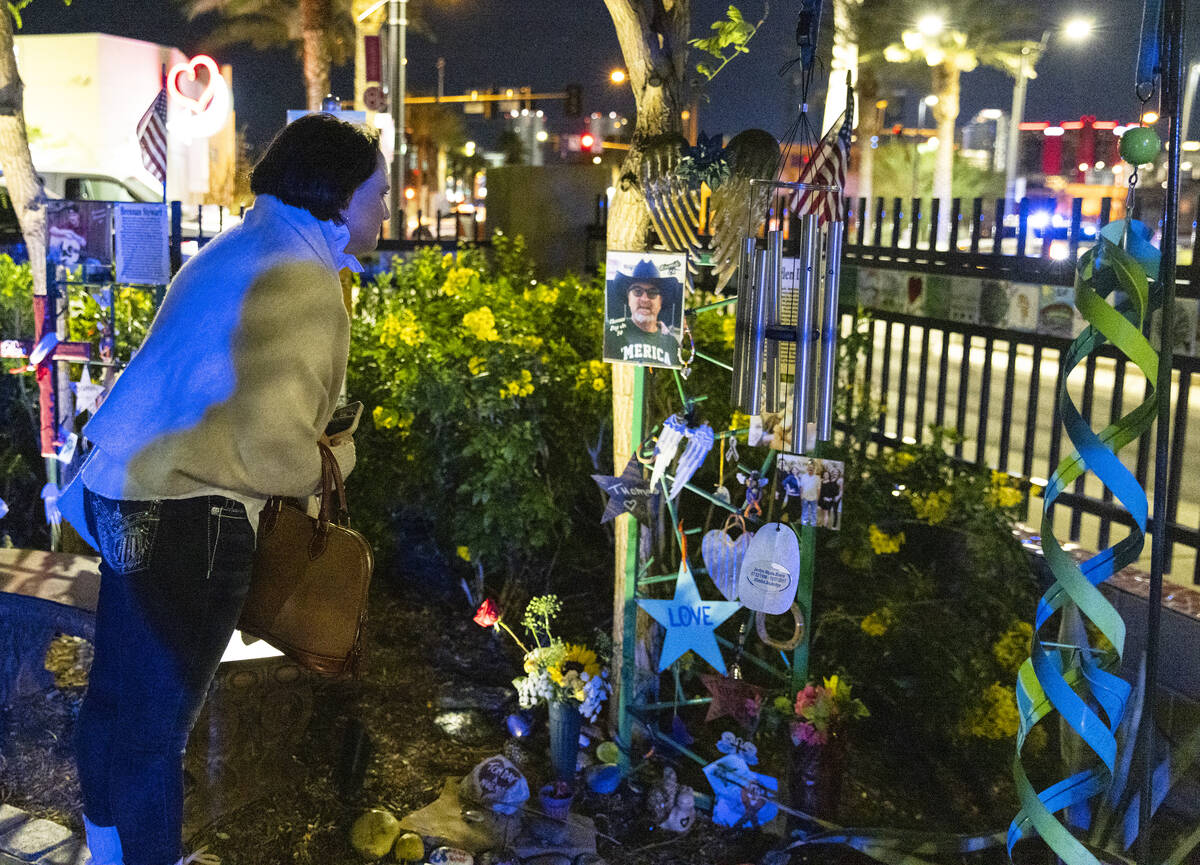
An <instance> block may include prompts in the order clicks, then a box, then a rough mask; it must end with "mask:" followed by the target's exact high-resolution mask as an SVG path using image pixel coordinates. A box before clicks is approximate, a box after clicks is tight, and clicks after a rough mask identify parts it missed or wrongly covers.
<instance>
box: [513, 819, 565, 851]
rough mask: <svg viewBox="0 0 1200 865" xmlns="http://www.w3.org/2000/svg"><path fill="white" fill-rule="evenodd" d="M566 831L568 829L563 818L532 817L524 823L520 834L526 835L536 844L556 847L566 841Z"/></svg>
mask: <svg viewBox="0 0 1200 865" xmlns="http://www.w3.org/2000/svg"><path fill="white" fill-rule="evenodd" d="M568 833H569V830H568V827H567V823H566V821H565V820H550V819H547V818H545V817H532V818H530V820H529V821H528V822H527V823H526V825H525V831H524V832H523V833H522V835H528V836H529V838H531V839H533V841H534V842H535V843H536V844H537V845H541V846H544V847H558V846H560V845H562V844H564V843H566V840H567V835H568ZM522 846H524V845H522Z"/></svg>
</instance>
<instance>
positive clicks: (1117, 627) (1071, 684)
mask: <svg viewBox="0 0 1200 865" xmlns="http://www.w3.org/2000/svg"><path fill="white" fill-rule="evenodd" d="M1149 237H1150V230H1149V229H1148V228H1147V227H1146V226H1145V225H1142V224H1141V223H1138V222H1133V221H1129V220H1123V221H1121V222H1116V223H1111V224H1109V225H1107V226H1105V227H1104V229H1103V230H1102V231H1101V232H1100V237H1099V238H1098V240H1097V244H1096V246H1094V247H1093V248H1092V249H1091V250H1089V251H1088V252H1087V253H1085V254H1084V255H1083V256H1082V257H1081V258H1080V260H1079V265H1078V267H1077V269H1076V275H1075V305H1076V306H1077V307H1078V308H1079V312H1080V314H1081V315H1082V316H1083V317H1084V319H1085V320H1086V321H1087V322H1088V326H1087V327H1086V328H1084V330H1083V332H1082V333H1081V334H1080V335H1079V336H1078V337H1077V338H1076V339H1075V341H1074V342H1072V344H1071V346H1070V348H1069V349H1068V350H1067V351H1066V352H1065V353H1064V355H1063V359H1062V363H1061V364H1060V374H1061V376H1062V378H1061V386H1060V396H1059V401H1058V410H1059V412H1060V414H1061V416H1062V422H1063V428H1064V430H1065V431H1066V433H1067V437H1068V438H1069V439H1070V440H1071V443H1072V445H1074V450H1073V451H1072V452H1071V454H1070V455H1068V456H1067V457H1066V458H1065V459H1063V460H1062V462H1060V463H1059V465H1058V467H1057V469H1056V470H1055V472H1054V474H1053V475H1052V476H1051V478H1050V481H1049V483H1048V484H1047V486H1046V493H1045V499H1044V501H1045V505H1044V510H1043V513H1042V529H1041V531H1042V550H1043V553H1044V555H1045V558H1046V564H1047V566H1048V567H1049V569H1050V571H1051V573H1052V574H1053V576H1054V584H1053V585H1052V586H1051V587H1050V589H1049V590H1048V591H1047V592H1046V594H1045V595H1043V596H1042V598H1041V600H1040V601H1039V603H1038V609H1037V613H1036V615H1035V619H1034V632H1033V646H1032V650H1031V652H1030V657H1029V659H1028V660H1026V661H1025V663H1024V664H1022V666H1021V669H1020V671H1019V673H1018V674H1017V687H1016V692H1017V709H1018V713H1019V718H1020V728H1019V731H1018V734H1017V749H1016V755H1015V757H1014V759H1013V778H1014V780H1015V782H1016V787H1017V793H1018V795H1019V796H1020V800H1021V810H1020V812H1018V814H1017V816H1016V817H1015V818H1014V819H1013V821H1012V825H1011V826H1010V827H1009V830H1008V852H1009V856H1010V857H1011V855H1012V849H1013V846H1014V845H1015V844H1016V842H1017V841H1019V840H1020V839H1021V838H1023V837H1025V836H1027V835H1030V834H1033V833H1036V834H1037V835H1038V836H1040V837H1041V839H1042V840H1043V841H1044V842H1045V843H1046V845H1047V846H1049V847H1050V848H1051V850H1053V851H1054V853H1055V854H1056V855H1058V857H1059V858H1061V859H1062V860H1063V861H1064V862H1066V863H1067V865H1099V863H1100V860H1099V859H1098V858H1097V857H1096V856H1095V855H1094V854H1093V853H1092V852H1091V850H1089V849H1088V848H1087V847H1086V846H1085V845H1084V844H1083V843H1082V842H1081V841H1080V840H1079V839H1077V838H1076V837H1075V836H1074V835H1073V834H1072V833H1071V831H1070V830H1069V829H1068V828H1067V826H1066V825H1065V824H1063V823H1062V822H1060V821H1059V820H1058V818H1057V817H1055V812H1058V811H1061V810H1064V809H1066V808H1069V807H1071V806H1073V805H1077V804H1080V803H1085V802H1087V801H1088V800H1089V799H1091V798H1092V797H1094V796H1095V795H1097V794H1098V793H1100V792H1102V791H1103V790H1104V789H1106V788H1107V786H1108V784H1109V782H1110V780H1111V778H1112V773H1113V769H1114V766H1115V763H1116V759H1117V740H1116V731H1117V726H1118V725H1119V724H1120V723H1121V717H1122V715H1123V714H1124V711H1125V706H1126V703H1127V702H1128V699H1129V694H1130V686H1129V683H1128V682H1126V681H1125V680H1123V679H1121V678H1120V677H1119V676H1117V675H1116V674H1115V672H1114V671H1115V670H1117V669H1119V667H1120V663H1121V655H1122V653H1123V651H1124V647H1125V623H1124V621H1122V619H1121V617H1120V615H1119V614H1118V613H1117V611H1116V609H1115V608H1114V607H1113V606H1112V604H1110V603H1109V602H1108V600H1107V599H1106V598H1105V597H1104V596H1103V594H1101V592H1100V589H1099V588H1098V585H1099V584H1100V583H1102V582H1103V581H1104V580H1106V579H1108V578H1109V577H1110V576H1112V575H1113V574H1114V573H1116V572H1117V571H1119V570H1121V569H1122V568H1124V567H1125V566H1127V565H1129V564H1131V563H1133V562H1135V561H1137V559H1138V556H1139V555H1140V554H1141V551H1142V547H1143V545H1144V543H1145V539H1146V518H1147V511H1148V503H1147V500H1146V492H1145V490H1144V489H1143V488H1142V486H1141V484H1139V483H1138V482H1137V479H1136V478H1135V477H1134V475H1133V474H1132V473H1131V472H1130V471H1129V469H1127V468H1126V467H1125V466H1124V464H1122V463H1121V461H1120V459H1118V457H1117V452H1118V451H1119V450H1120V449H1121V448H1123V447H1124V446H1125V445H1127V444H1129V443H1130V442H1132V441H1135V440H1136V439H1137V438H1139V437H1140V436H1141V435H1142V433H1144V432H1145V431H1146V430H1147V429H1149V427H1150V425H1151V424H1152V423H1153V422H1154V419H1155V416H1156V412H1157V405H1156V397H1155V394H1154V391H1155V389H1156V387H1157V373H1158V355H1157V354H1156V353H1155V351H1154V349H1153V347H1152V346H1151V345H1150V343H1149V341H1148V340H1147V339H1146V338H1145V337H1144V336H1143V335H1142V328H1143V326H1144V324H1145V321H1146V317H1147V316H1148V315H1149V314H1150V312H1151V311H1152V310H1153V309H1155V308H1157V306H1158V305H1159V297H1158V296H1157V293H1154V294H1152V293H1151V291H1150V287H1149V285H1150V282H1149V281H1150V279H1156V278H1157V276H1158V264H1159V253H1158V250H1157V249H1155V248H1154V247H1153V246H1152V245H1151V244H1150V242H1149ZM1105 343H1111V344H1112V346H1113V347H1114V348H1115V349H1116V350H1117V351H1119V352H1121V353H1122V354H1123V355H1124V356H1125V357H1126V358H1127V359H1128V360H1129V361H1130V362H1132V363H1134V364H1135V365H1136V366H1137V367H1138V369H1140V370H1141V371H1142V374H1143V375H1144V376H1145V377H1146V381H1147V382H1149V384H1150V390H1149V393H1148V394H1147V396H1146V399H1145V401H1144V402H1142V403H1141V404H1140V405H1139V406H1137V407H1136V408H1134V409H1133V410H1132V411H1130V412H1129V413H1128V414H1126V415H1125V416H1124V417H1122V418H1121V419H1120V420H1119V421H1117V422H1116V423H1113V424H1111V425H1109V426H1108V427H1105V428H1104V429H1103V430H1101V431H1100V432H1098V433H1097V432H1094V431H1093V430H1092V429H1091V427H1090V426H1089V425H1088V423H1087V421H1086V420H1084V418H1083V416H1082V415H1081V414H1080V413H1079V411H1078V409H1076V407H1075V404H1074V402H1073V401H1072V400H1071V397H1070V394H1069V392H1068V390H1067V377H1068V376H1069V375H1070V373H1071V370H1073V369H1074V368H1075V367H1076V366H1078V365H1079V364H1080V363H1082V362H1083V361H1084V360H1086V358H1087V357H1088V355H1090V354H1092V353H1093V352H1094V351H1096V350H1097V349H1098V348H1100V347H1101V346H1102V345H1104V344H1105ZM1086 471H1091V472H1092V473H1093V474H1095V475H1096V477H1097V478H1098V479H1099V480H1100V481H1101V482H1102V483H1103V484H1104V485H1105V486H1106V487H1107V488H1108V489H1109V490H1110V491H1111V492H1112V494H1113V497H1114V498H1115V499H1116V500H1117V501H1119V502H1120V503H1121V504H1122V505H1123V506H1124V507H1125V508H1126V509H1127V510H1128V511H1129V514H1130V516H1132V517H1133V521H1134V526H1133V528H1131V529H1130V532H1129V534H1128V535H1127V536H1126V537H1125V538H1123V539H1122V540H1121V541H1120V542H1118V543H1117V544H1115V545H1114V546H1111V547H1109V548H1107V549H1105V550H1101V551H1100V552H1098V553H1096V554H1095V555H1093V556H1091V557H1090V558H1088V559H1087V560H1085V561H1083V562H1078V563H1077V562H1076V561H1075V559H1073V558H1072V557H1071V556H1070V555H1069V554H1068V553H1067V552H1066V551H1065V550H1064V549H1063V548H1062V546H1061V545H1060V544H1059V542H1058V539H1057V538H1056V537H1055V535H1054V526H1053V520H1052V519H1051V517H1050V513H1051V508H1052V506H1053V504H1054V501H1055V499H1056V498H1057V497H1058V496H1059V494H1060V493H1062V492H1063V490H1065V489H1066V488H1067V485H1068V484H1070V483H1071V482H1072V481H1074V480H1076V479H1078V478H1079V477H1080V476H1082V475H1083V474H1084V472H1086ZM1070 605H1073V606H1075V607H1076V608H1077V609H1078V610H1079V612H1080V613H1081V614H1082V615H1083V616H1084V617H1086V618H1087V619H1088V620H1089V621H1091V622H1092V624H1093V625H1094V626H1095V627H1096V629H1097V630H1098V631H1099V632H1100V633H1101V634H1102V635H1103V636H1104V638H1105V639H1106V640H1107V641H1108V643H1109V644H1111V647H1112V648H1110V649H1104V650H1099V649H1096V648H1093V647H1092V646H1091V645H1087V644H1085V645H1082V646H1077V647H1062V646H1057V645H1056V646H1052V647H1047V646H1045V645H1043V643H1042V642H1041V639H1040V638H1039V636H1038V632H1039V631H1040V629H1041V627H1042V626H1043V625H1044V624H1045V623H1046V622H1047V621H1048V620H1049V619H1050V618H1051V617H1052V616H1053V615H1054V614H1055V613H1057V612H1059V611H1060V610H1063V609H1064V608H1066V607H1068V606H1070ZM1052 711H1057V712H1058V713H1059V715H1060V716H1061V717H1062V719H1063V720H1064V721H1066V722H1067V724H1069V725H1070V727H1071V729H1072V730H1074V731H1075V733H1076V734H1077V735H1078V736H1079V737H1080V738H1081V739H1082V740H1083V742H1084V744H1086V745H1087V746H1088V748H1089V749H1090V750H1091V751H1092V752H1093V753H1094V754H1095V759H1094V761H1093V765H1091V766H1089V767H1088V768H1086V769H1084V770H1082V771H1080V772H1077V773H1075V774H1074V775H1071V776H1070V777H1068V778H1064V779H1063V780H1061V781H1058V782H1057V783H1055V784H1052V785H1051V786H1049V787H1047V788H1046V789H1044V790H1042V791H1040V792H1039V791H1037V790H1036V789H1035V788H1034V786H1033V783H1032V782H1031V781H1030V779H1029V777H1028V775H1027V774H1026V772H1025V768H1024V765H1023V763H1022V760H1021V752H1022V749H1023V748H1024V745H1025V741H1026V739H1027V737H1028V736H1029V733H1030V731H1031V730H1032V729H1033V728H1034V726H1035V725H1036V724H1037V723H1038V722H1039V721H1041V720H1042V719H1043V718H1045V717H1046V716H1047V715H1049V714H1050V713H1051V712H1052Z"/></svg>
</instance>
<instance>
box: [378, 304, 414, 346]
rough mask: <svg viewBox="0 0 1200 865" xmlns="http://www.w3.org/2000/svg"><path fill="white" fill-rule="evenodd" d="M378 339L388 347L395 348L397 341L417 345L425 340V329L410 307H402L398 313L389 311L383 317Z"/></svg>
mask: <svg viewBox="0 0 1200 865" xmlns="http://www.w3.org/2000/svg"><path fill="white" fill-rule="evenodd" d="M379 341H380V342H382V343H383V344H384V345H386V346H387V347H388V348H395V347H396V343H397V342H402V343H404V344H405V345H408V346H417V345H420V344H421V343H422V342H424V341H425V329H424V328H423V327H421V324H420V322H418V321H417V316H416V314H415V313H414V312H413V311H412V310H411V309H404V310H401V311H400V313H399V315H392V314H390V313H389V314H388V315H387V316H386V317H385V318H384V319H383V326H382V327H381V328H380V333H379Z"/></svg>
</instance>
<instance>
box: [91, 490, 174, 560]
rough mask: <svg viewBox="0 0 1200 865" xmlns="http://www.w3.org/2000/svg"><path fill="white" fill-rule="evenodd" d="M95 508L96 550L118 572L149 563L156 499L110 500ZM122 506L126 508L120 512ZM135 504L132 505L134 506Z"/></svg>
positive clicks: (155, 527) (155, 528)
mask: <svg viewBox="0 0 1200 865" xmlns="http://www.w3.org/2000/svg"><path fill="white" fill-rule="evenodd" d="M106 504H107V506H106V507H101V508H99V513H98V514H97V515H96V516H97V520H96V521H97V523H98V525H97V529H98V533H99V536H100V537H99V541H100V554H101V555H102V556H104V560H105V561H106V562H108V564H109V566H110V567H111V568H112V569H113V570H115V571H117V572H118V573H122V574H129V573H133V572H134V571H140V570H144V569H145V568H148V567H150V561H151V557H152V556H153V555H154V539H155V537H156V536H157V535H158V523H159V503H158V502H156V501H154V502H137V503H136V505H135V506H134V507H131V505H134V503H132V502H111V503H106ZM122 507H124V508H126V509H128V511H127V512H126V513H122ZM135 508H136V509H135Z"/></svg>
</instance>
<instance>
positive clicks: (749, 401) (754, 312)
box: [746, 249, 767, 416]
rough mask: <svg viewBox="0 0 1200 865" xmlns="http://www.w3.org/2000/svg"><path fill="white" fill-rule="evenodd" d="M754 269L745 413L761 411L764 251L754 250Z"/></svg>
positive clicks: (765, 335)
mask: <svg viewBox="0 0 1200 865" xmlns="http://www.w3.org/2000/svg"><path fill="white" fill-rule="evenodd" d="M752 254H753V256H754V270H753V272H752V276H751V279H752V281H753V282H754V290H753V291H752V292H751V295H750V341H749V342H750V345H749V349H748V357H747V359H746V384H747V392H746V414H748V415H750V416H754V415H757V414H761V413H762V373H763V347H764V345H765V343H766V341H767V322H766V317H765V315H764V312H765V308H766V295H767V292H766V288H765V282H766V278H767V276H766V261H767V256H766V252H765V250H764V251H760V250H757V249H756V250H754V252H753V253H752Z"/></svg>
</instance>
